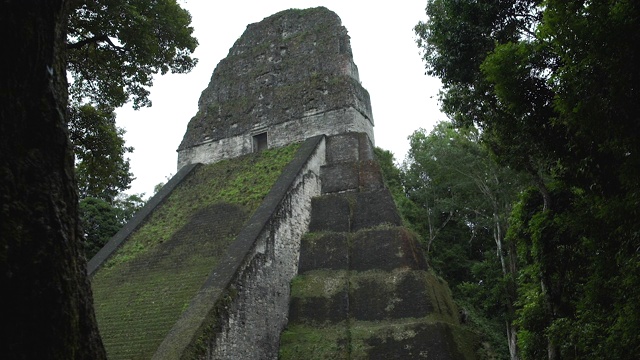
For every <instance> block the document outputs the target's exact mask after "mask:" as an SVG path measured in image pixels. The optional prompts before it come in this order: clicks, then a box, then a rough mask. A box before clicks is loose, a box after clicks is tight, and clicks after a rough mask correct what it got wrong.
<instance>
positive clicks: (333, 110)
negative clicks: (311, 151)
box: [178, 8, 373, 168]
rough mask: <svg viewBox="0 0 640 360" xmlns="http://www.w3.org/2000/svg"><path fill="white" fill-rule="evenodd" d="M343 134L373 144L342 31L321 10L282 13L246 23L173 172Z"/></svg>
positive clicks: (364, 95)
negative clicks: (357, 135) (353, 134)
mask: <svg viewBox="0 0 640 360" xmlns="http://www.w3.org/2000/svg"><path fill="white" fill-rule="evenodd" d="M345 132H364V133H366V134H367V135H368V136H369V139H371V141H373V117H372V115H371V103H370V101H369V93H368V92H367V91H366V90H365V89H364V88H363V87H362V85H361V84H360V79H359V76H358V68H357V66H356V65H355V64H354V62H353V56H352V53H351V45H350V43H349V36H348V35H347V30H346V29H345V27H344V26H342V25H341V21H340V18H339V17H338V16H337V15H336V14H335V13H333V12H331V11H327V9H325V8H316V9H308V10H290V11H284V12H281V13H278V14H275V15H273V16H270V17H268V18H266V19H264V20H263V21H261V22H259V23H257V24H251V25H249V26H248V27H247V30H246V31H245V32H244V34H242V36H241V37H240V39H238V41H236V43H235V44H234V45H233V47H232V48H231V50H230V51H229V55H228V56H227V57H226V58H225V59H223V60H222V61H220V63H219V64H218V66H217V67H216V69H215V70H214V72H213V75H212V77H211V82H210V83H209V86H208V87H207V88H206V89H205V90H204V91H203V92H202V95H201V96H200V101H199V102H198V113H197V114H196V115H195V116H194V117H193V118H192V119H191V121H190V122H189V126H188V127H187V132H186V133H185V135H184V139H183V140H182V143H181V144H180V147H179V148H178V167H179V168H180V167H182V166H184V165H186V164H190V163H196V162H201V163H211V162H215V161H218V160H220V159H226V158H233V157H237V156H239V155H243V154H247V153H250V152H252V151H253V150H254V149H257V148H259V147H260V146H261V144H265V146H267V147H279V146H283V145H286V144H290V143H292V142H300V141H303V140H304V139H308V138H310V137H312V136H315V135H334V134H341V133H345Z"/></svg>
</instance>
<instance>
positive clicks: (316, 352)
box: [278, 321, 352, 360]
mask: <svg viewBox="0 0 640 360" xmlns="http://www.w3.org/2000/svg"><path fill="white" fill-rule="evenodd" d="M350 350H351V349H350V343H349V332H348V327H347V324H346V321H344V322H342V323H339V324H333V325H331V326H323V327H318V326H308V325H293V326H288V327H287V331H286V332H285V333H283V334H282V338H281V340H280V353H279V356H278V359H280V360H300V359H305V360H329V359H331V360H348V359H352V358H351V357H350V352H351V351H350Z"/></svg>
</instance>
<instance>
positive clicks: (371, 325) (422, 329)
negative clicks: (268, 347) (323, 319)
mask: <svg viewBox="0 0 640 360" xmlns="http://www.w3.org/2000/svg"><path fill="white" fill-rule="evenodd" d="M475 341H477V335H475V334H474V333H472V332H470V331H468V330H465V329H463V328H461V327H460V326H457V325H454V324H449V323H446V322H440V321H433V320H430V319H424V318H423V319H410V320H408V321H402V322H398V321H394V322H386V321H356V322H351V323H347V322H341V323H337V324H331V325H326V326H308V325H300V324H297V325H291V324H290V325H289V326H287V329H285V331H284V332H283V333H282V336H281V337H280V353H279V357H278V358H279V359H281V360H290V359H291V360H298V359H309V360H313V359H351V360H365V359H366V360H389V359H398V360H405V359H437V360H461V359H475V354H474V343H475Z"/></svg>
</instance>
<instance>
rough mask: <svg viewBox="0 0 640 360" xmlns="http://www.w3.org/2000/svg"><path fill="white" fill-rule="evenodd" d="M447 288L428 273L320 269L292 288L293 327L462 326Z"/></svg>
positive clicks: (290, 315) (290, 313)
mask: <svg viewBox="0 0 640 360" xmlns="http://www.w3.org/2000/svg"><path fill="white" fill-rule="evenodd" d="M456 309H457V308H456V306H455V304H454V303H453V302H452V301H451V298H450V294H449V291H448V288H447V286H446V284H445V283H443V282H440V281H439V280H437V278H436V277H435V276H434V275H433V274H431V273H429V272H427V271H423V270H408V269H401V270H395V271H392V272H388V271H381V270H372V271H365V272H355V271H345V270H333V271H332V270H316V271H309V272H307V273H305V274H303V275H298V276H297V277H296V278H295V279H294V280H293V281H292V283H291V302H290V304H289V324H306V325H322V324H327V323H338V322H341V321H345V320H347V319H349V320H353V321H387V320H393V319H396V320H400V319H408V318H423V317H429V318H431V319H437V320H439V321H446V322H450V323H454V324H457V323H458V312H457V310H456Z"/></svg>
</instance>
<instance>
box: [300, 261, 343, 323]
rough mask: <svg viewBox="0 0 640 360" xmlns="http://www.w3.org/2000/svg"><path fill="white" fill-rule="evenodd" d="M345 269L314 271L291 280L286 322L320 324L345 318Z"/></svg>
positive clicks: (336, 321)
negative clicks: (287, 320) (288, 319)
mask: <svg viewBox="0 0 640 360" xmlns="http://www.w3.org/2000/svg"><path fill="white" fill-rule="evenodd" d="M348 309H349V285H348V277H347V271H330V272H327V271H314V272H309V273H307V274H306V275H298V276H297V277H296V278H295V279H294V280H293V281H292V284H291V302H290V307H289V318H290V321H289V323H290V324H307V325H323V324H326V323H338V322H341V321H344V320H346V319H347V316H348V313H347V311H348Z"/></svg>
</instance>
